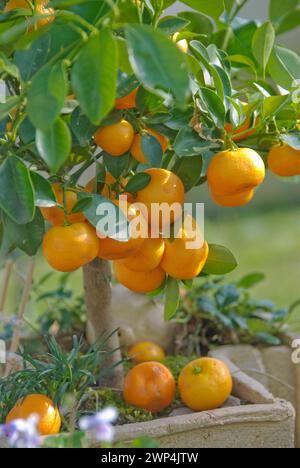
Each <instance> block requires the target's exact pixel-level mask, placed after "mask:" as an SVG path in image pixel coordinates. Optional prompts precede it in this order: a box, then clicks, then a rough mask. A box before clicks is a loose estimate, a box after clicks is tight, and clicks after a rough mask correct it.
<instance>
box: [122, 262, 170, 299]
mask: <svg viewBox="0 0 300 468" xmlns="http://www.w3.org/2000/svg"><path fill="white" fill-rule="evenodd" d="M114 272H115V276H116V279H117V280H118V282H119V283H120V284H122V285H123V286H125V288H127V289H130V290H131V291H133V292H136V293H138V294H147V293H150V292H152V291H155V289H158V288H160V287H161V286H162V285H163V283H164V282H165V279H166V274H165V272H164V270H163V269H162V268H160V267H158V268H155V269H154V270H150V271H143V272H136V271H132V270H129V268H127V267H126V266H125V265H124V261H123V260H118V261H115V262H114Z"/></svg>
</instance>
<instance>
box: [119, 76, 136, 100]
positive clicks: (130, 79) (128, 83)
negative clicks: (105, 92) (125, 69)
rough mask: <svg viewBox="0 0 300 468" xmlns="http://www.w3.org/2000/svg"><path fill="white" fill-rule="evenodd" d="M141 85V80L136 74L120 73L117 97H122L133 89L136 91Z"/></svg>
mask: <svg viewBox="0 0 300 468" xmlns="http://www.w3.org/2000/svg"><path fill="white" fill-rule="evenodd" d="M138 86H139V82H138V80H137V79H136V77H135V76H134V75H132V74H131V75H127V73H122V72H120V71H119V73H118V87H117V97H118V98H122V97H124V96H128V94H130V93H131V92H132V91H134V90H135V89H136V88H137V87H138Z"/></svg>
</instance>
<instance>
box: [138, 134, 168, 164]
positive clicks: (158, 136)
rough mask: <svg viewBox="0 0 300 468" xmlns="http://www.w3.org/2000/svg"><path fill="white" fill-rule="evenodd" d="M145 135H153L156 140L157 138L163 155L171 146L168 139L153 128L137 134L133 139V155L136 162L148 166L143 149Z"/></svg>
mask: <svg viewBox="0 0 300 468" xmlns="http://www.w3.org/2000/svg"><path fill="white" fill-rule="evenodd" d="M143 134H148V135H152V136H153V137H154V138H156V139H157V140H158V141H159V143H160V145H161V147H162V150H163V153H165V152H166V151H167V149H168V146H169V140H168V138H167V137H165V136H164V135H161V134H160V133H158V132H156V131H155V130H153V129H152V128H147V129H146V130H145V131H144V132H142V133H136V134H135V136H134V139H133V144H132V147H131V150H130V151H131V154H132V156H133V157H134V159H136V161H139V162H140V163H142V164H148V163H149V161H148V160H147V159H146V157H145V154H144V152H143V148H142V136H143Z"/></svg>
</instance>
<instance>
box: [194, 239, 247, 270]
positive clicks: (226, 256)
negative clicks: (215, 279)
mask: <svg viewBox="0 0 300 468" xmlns="http://www.w3.org/2000/svg"><path fill="white" fill-rule="evenodd" d="M237 265H238V263H237V261H236V258H235V257H234V255H233V253H232V252H230V250H229V249H227V248H226V247H223V246H221V245H217V244H210V245H209V255H208V259H207V262H206V264H205V266H204V268H203V270H202V273H205V274H207V275H225V274H227V273H230V272H232V271H233V270H235V268H236V267H237Z"/></svg>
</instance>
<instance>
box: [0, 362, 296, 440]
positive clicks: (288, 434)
mask: <svg viewBox="0 0 300 468" xmlns="http://www.w3.org/2000/svg"><path fill="white" fill-rule="evenodd" d="M222 359H223V360H224V361H225V362H226V363H227V364H228V366H229V367H230V369H231V372H232V375H233V381H234V389H233V396H235V397H237V398H238V399H240V400H241V401H242V402H245V404H243V405H241V406H230V404H231V403H230V401H229V402H228V403H227V404H226V405H224V407H223V408H220V409H217V410H214V411H205V412H202V413H191V412H190V411H188V410H186V409H185V410H183V413H185V414H178V415H173V416H170V417H166V418H162V419H157V420H155V421H150V422H144V423H134V424H126V425H124V426H118V427H117V431H116V440H117V442H119V443H121V444H122V445H124V446H127V445H128V444H129V443H130V442H131V441H132V440H134V439H136V438H137V437H141V436H148V437H151V438H153V439H155V440H156V441H157V442H158V443H159V446H160V447H162V448H293V447H294V443H295V441H294V433H295V412H294V409H293V407H292V405H291V404H290V403H289V402H287V401H285V400H280V399H276V398H274V397H273V395H272V394H271V393H270V392H269V391H268V390H267V389H266V388H265V387H264V386H263V385H262V384H261V383H259V382H258V381H257V380H255V379H253V378H251V377H250V376H248V375H246V374H245V373H244V372H241V371H240V370H239V369H238V367H236V366H235V365H234V364H232V363H231V362H230V361H229V360H228V359H227V358H226V357H224V356H222ZM6 446H7V445H6V441H5V440H4V439H2V440H1V439H0V447H2V448H4V447H6ZM89 446H90V447H96V446H97V444H96V443H95V442H94V441H93V440H90V441H89Z"/></svg>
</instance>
